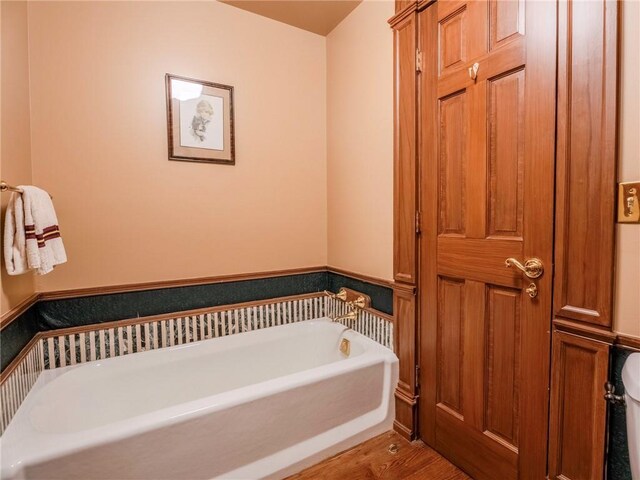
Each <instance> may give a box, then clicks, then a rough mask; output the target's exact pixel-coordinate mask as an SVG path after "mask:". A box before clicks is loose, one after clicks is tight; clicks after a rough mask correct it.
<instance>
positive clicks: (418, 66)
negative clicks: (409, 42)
mask: <svg viewBox="0 0 640 480" xmlns="http://www.w3.org/2000/svg"><path fill="white" fill-rule="evenodd" d="M416 72H422V52H421V51H420V49H416Z"/></svg>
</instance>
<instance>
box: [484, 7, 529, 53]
mask: <svg viewBox="0 0 640 480" xmlns="http://www.w3.org/2000/svg"><path fill="white" fill-rule="evenodd" d="M524 14H525V8H524V0H509V1H506V2H505V1H504V0H490V1H489V49H490V50H494V49H496V48H498V47H500V46H502V45H503V44H505V43H507V42H509V41H510V40H513V39H514V38H516V37H517V36H519V35H524V25H525V17H524Z"/></svg>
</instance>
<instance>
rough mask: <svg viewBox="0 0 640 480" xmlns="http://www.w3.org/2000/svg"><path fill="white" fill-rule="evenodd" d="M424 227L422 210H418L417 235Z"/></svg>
mask: <svg viewBox="0 0 640 480" xmlns="http://www.w3.org/2000/svg"><path fill="white" fill-rule="evenodd" d="M421 227H422V215H421V214H420V210H416V235H420V232H421V231H422V230H421Z"/></svg>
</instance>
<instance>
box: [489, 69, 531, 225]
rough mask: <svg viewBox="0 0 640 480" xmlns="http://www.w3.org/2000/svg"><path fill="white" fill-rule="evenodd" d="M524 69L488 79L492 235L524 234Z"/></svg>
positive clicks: (490, 220) (490, 219)
mask: <svg viewBox="0 0 640 480" xmlns="http://www.w3.org/2000/svg"><path fill="white" fill-rule="evenodd" d="M524 80H525V72H524V70H516V71H515V72H510V73H508V74H507V75H504V76H501V77H498V78H496V79H493V80H491V81H490V82H489V83H488V87H487V88H488V96H489V98H488V101H487V104H488V124H489V125H488V130H489V132H488V144H489V148H488V156H489V166H488V168H489V172H488V177H489V191H488V195H489V216H488V217H489V218H488V221H489V232H488V233H489V235H493V236H509V237H522V225H523V220H524V219H523V211H524V184H523V181H524V148H523V139H524V121H523V120H524V91H525V88H524Z"/></svg>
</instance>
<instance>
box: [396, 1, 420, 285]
mask: <svg viewBox="0 0 640 480" xmlns="http://www.w3.org/2000/svg"><path fill="white" fill-rule="evenodd" d="M393 28H394V49H395V52H394V62H395V76H394V82H395V87H394V89H395V101H394V192H395V193H394V219H393V222H394V262H393V263H394V278H395V280H397V281H399V282H404V283H411V284H415V282H416V173H417V160H416V94H417V90H416V89H417V85H416V60H415V59H416V14H415V13H412V14H410V15H408V16H407V17H406V18H404V19H402V20H401V21H400V22H399V23H397V24H395V25H394V26H393Z"/></svg>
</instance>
